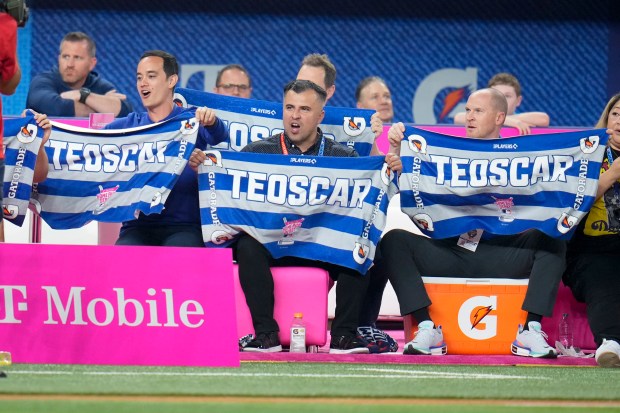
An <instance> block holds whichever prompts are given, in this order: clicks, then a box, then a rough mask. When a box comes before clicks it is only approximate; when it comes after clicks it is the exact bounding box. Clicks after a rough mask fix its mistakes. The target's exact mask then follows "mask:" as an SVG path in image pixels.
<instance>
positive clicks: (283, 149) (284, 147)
mask: <svg viewBox="0 0 620 413" xmlns="http://www.w3.org/2000/svg"><path fill="white" fill-rule="evenodd" d="M280 146H281V147H282V154H284V155H288V148H287V147H286V143H285V142H284V132H282V133H281V134H280ZM324 151H325V136H321V146H319V153H317V155H316V156H323V152H324Z"/></svg>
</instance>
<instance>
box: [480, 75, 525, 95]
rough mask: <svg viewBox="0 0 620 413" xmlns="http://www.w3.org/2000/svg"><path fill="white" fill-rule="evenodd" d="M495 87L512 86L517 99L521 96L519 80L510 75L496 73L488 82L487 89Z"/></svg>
mask: <svg viewBox="0 0 620 413" xmlns="http://www.w3.org/2000/svg"><path fill="white" fill-rule="evenodd" d="M496 85H506V86H512V87H513V89H514V90H515V93H516V94H517V97H519V96H521V84H520V83H519V80H518V79H517V78H516V77H515V76H514V75H511V74H510V73H498V74H496V75H495V76H493V77H492V78H491V80H489V83H488V84H487V87H493V86H496Z"/></svg>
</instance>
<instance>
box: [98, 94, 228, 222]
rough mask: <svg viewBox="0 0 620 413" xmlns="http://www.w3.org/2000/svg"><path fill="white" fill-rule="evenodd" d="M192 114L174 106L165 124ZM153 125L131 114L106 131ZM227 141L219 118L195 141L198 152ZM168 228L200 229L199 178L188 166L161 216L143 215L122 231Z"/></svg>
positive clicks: (144, 117)
mask: <svg viewBox="0 0 620 413" xmlns="http://www.w3.org/2000/svg"><path fill="white" fill-rule="evenodd" d="M188 110H192V109H184V108H181V107H178V106H176V105H175V106H174V108H173V109H172V113H170V115H168V117H166V119H164V120H168V119H172V118H174V117H175V116H177V115H180V114H181V113H183V112H185V111H188ZM152 123H153V121H152V120H151V119H150V118H149V117H148V114H147V112H132V113H130V114H129V116H127V117H126V118H119V119H116V120H115V121H114V122H112V123H110V124H109V125H107V126H106V127H105V129H125V128H133V127H136V126H144V125H150V124H152ZM225 140H228V131H227V129H226V126H224V123H223V122H222V121H221V120H220V119H219V118H216V121H215V123H214V124H213V126H209V127H207V128H205V127H202V126H200V127H199V128H198V137H197V138H196V148H198V149H206V147H207V144H209V145H216V144H218V143H220V142H223V141H225ZM147 225H148V226H151V225H160V226H169V225H199V226H200V206H199V202H198V177H197V176H196V172H194V171H193V170H192V168H190V167H189V165H187V166H186V167H185V169H184V170H183V172H182V173H181V176H179V180H178V181H177V183H176V184H174V187H173V188H172V191H170V195H168V199H167V200H166V203H165V204H164V210H163V211H162V213H161V214H150V215H144V214H143V213H140V216H139V217H138V219H134V220H131V221H126V222H123V228H122V229H121V233H122V231H123V229H125V228H131V227H140V226H147Z"/></svg>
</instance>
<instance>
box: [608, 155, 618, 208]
mask: <svg viewBox="0 0 620 413" xmlns="http://www.w3.org/2000/svg"><path fill="white" fill-rule="evenodd" d="M607 162H608V163H609V167H610V168H611V164H612V163H614V154H613V152H612V151H611V146H608V147H607ZM614 194H615V196H616V199H618V198H620V184H619V183H618V181H615V182H614Z"/></svg>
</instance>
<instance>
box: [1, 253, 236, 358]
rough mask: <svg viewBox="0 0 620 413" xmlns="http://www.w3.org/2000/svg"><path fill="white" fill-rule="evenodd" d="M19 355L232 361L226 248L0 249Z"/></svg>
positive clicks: (5, 327) (9, 337)
mask: <svg viewBox="0 0 620 413" xmlns="http://www.w3.org/2000/svg"><path fill="white" fill-rule="evenodd" d="M0 267H1V270H0V350H6V351H10V352H11V353H12V357H13V362H16V363H61V364H68V363H72V364H73V363H75V364H115V365H153V366H239V352H238V346H237V329H236V317H235V301H234V295H233V294H234V292H233V275H232V274H233V273H232V256H231V252H230V250H228V249H206V248H171V247H170V248H163V247H121V246H118V247H115V246H67V245H16V244H15V245H12V244H3V245H2V246H1V247H0Z"/></svg>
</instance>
